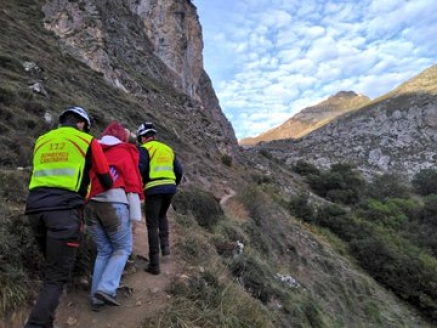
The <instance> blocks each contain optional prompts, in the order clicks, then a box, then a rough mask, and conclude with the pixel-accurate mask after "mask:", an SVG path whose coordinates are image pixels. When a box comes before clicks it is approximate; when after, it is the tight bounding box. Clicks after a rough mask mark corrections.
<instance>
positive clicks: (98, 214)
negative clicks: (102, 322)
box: [85, 201, 133, 303]
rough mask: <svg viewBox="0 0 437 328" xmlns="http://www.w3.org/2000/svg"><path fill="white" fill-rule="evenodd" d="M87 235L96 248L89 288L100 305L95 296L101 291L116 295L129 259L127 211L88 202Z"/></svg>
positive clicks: (115, 205)
mask: <svg viewBox="0 0 437 328" xmlns="http://www.w3.org/2000/svg"><path fill="white" fill-rule="evenodd" d="M85 217H86V223H87V225H88V231H90V233H91V236H92V238H93V240H94V242H95V243H96V246H97V256H96V261H95V263H94V270H93V279H92V284H91V299H92V302H93V303H100V302H99V301H98V300H97V299H96V298H95V297H94V294H95V293H96V292H97V291H102V292H104V293H106V294H109V295H111V296H113V297H115V296H116V295H117V288H118V287H119V285H120V280H121V275H122V273H123V270H124V267H125V265H126V262H127V260H128V258H129V255H130V254H131V253H132V243H133V240H132V229H131V223H130V218H129V207H128V205H127V204H121V203H103V202H95V201H90V202H89V203H88V204H87V206H86V207H85Z"/></svg>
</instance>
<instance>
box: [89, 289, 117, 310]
mask: <svg viewBox="0 0 437 328" xmlns="http://www.w3.org/2000/svg"><path fill="white" fill-rule="evenodd" d="M94 297H95V298H97V299H98V300H101V301H103V302H105V303H106V304H109V305H114V306H120V303H118V302H117V300H116V299H115V298H114V297H112V296H111V295H109V294H106V293H104V292H102V291H101V290H98V291H97V292H96V293H95V294H94Z"/></svg>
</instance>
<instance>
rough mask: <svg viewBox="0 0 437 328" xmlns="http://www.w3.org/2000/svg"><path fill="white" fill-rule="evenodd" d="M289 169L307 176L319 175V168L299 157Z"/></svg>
mask: <svg viewBox="0 0 437 328" xmlns="http://www.w3.org/2000/svg"><path fill="white" fill-rule="evenodd" d="M291 169H292V170H293V171H294V172H296V173H298V174H300V175H303V176H307V175H310V174H312V175H319V174H320V170H319V169H318V168H317V167H316V166H315V165H313V164H311V163H308V162H305V161H304V160H302V159H300V160H298V161H297V162H296V163H295V164H294V165H293V166H292V167H291Z"/></svg>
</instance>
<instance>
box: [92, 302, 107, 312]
mask: <svg viewBox="0 0 437 328" xmlns="http://www.w3.org/2000/svg"><path fill="white" fill-rule="evenodd" d="M103 306H105V303H93V304H91V311H93V312H100V311H101V310H102V309H103Z"/></svg>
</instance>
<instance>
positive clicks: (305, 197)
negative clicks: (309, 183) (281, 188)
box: [288, 193, 315, 222]
mask: <svg viewBox="0 0 437 328" xmlns="http://www.w3.org/2000/svg"><path fill="white" fill-rule="evenodd" d="M288 211H289V212H290V214H291V215H293V216H295V217H297V218H299V219H302V220H304V221H306V222H313V221H314V219H315V217H314V213H315V209H314V207H313V206H312V205H311V204H310V202H309V193H299V194H298V195H296V196H293V197H291V199H290V202H289V203H288Z"/></svg>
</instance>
